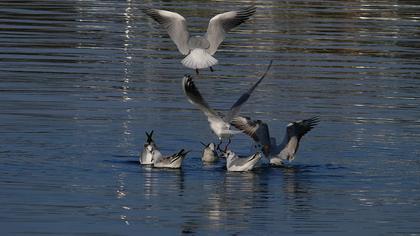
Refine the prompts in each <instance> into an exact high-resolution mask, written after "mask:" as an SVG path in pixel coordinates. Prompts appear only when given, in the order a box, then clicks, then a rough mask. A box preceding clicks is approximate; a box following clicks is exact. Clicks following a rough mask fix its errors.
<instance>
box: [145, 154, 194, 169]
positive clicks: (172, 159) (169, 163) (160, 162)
mask: <svg viewBox="0 0 420 236" xmlns="http://www.w3.org/2000/svg"><path fill="white" fill-rule="evenodd" d="M189 152H190V151H185V150H184V149H181V151H179V152H177V153H174V154H173V155H171V156H166V157H164V156H162V154H161V155H159V156H157V157H156V159H154V160H153V167H157V168H173V169H175V168H181V164H182V161H183V160H184V159H185V157H186V156H187V154H188V153H189Z"/></svg>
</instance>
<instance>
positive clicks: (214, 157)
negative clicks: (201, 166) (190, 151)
mask: <svg viewBox="0 0 420 236" xmlns="http://www.w3.org/2000/svg"><path fill="white" fill-rule="evenodd" d="M201 160H202V161H203V162H205V163H214V162H217V161H218V160H219V155H218V154H217V152H216V145H215V144H214V143H210V144H209V145H207V146H206V147H205V148H204V149H203V156H202V157H201Z"/></svg>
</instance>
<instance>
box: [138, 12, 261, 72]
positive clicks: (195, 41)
mask: <svg viewBox="0 0 420 236" xmlns="http://www.w3.org/2000/svg"><path fill="white" fill-rule="evenodd" d="M255 11H256V8H255V7H254V6H250V7H246V8H243V9H241V10H238V11H229V12H225V13H222V14H218V15H216V16H214V17H213V18H211V19H210V22H209V25H208V28H207V32H206V34H205V35H204V36H194V37H190V34H189V32H188V30H187V22H186V20H185V18H184V17H183V16H181V15H180V14H178V13H176V12H170V11H165V10H158V9H150V8H146V9H143V12H144V13H146V14H147V15H148V16H150V17H151V18H153V19H154V20H155V21H157V22H158V23H159V24H161V25H162V26H163V27H164V28H165V29H166V31H167V32H168V34H169V36H170V37H171V39H172V41H174V43H175V44H176V46H177V48H178V50H179V52H181V53H182V55H187V56H186V57H185V58H184V59H183V60H182V64H183V65H184V66H186V67H188V68H191V69H195V70H196V73H197V74H198V69H204V68H208V67H210V70H211V71H213V68H212V66H213V65H215V64H217V62H218V61H217V60H216V58H214V57H212V55H214V54H215V53H216V51H217V48H218V47H219V45H220V44H221V43H222V41H223V40H224V38H225V34H226V33H227V32H229V31H230V30H231V29H233V28H235V27H236V26H238V25H240V24H242V23H243V22H244V21H246V20H248V19H249V18H250V17H251V16H252V15H253V14H254V13H255Z"/></svg>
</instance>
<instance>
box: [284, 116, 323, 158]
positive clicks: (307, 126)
mask: <svg viewBox="0 0 420 236" xmlns="http://www.w3.org/2000/svg"><path fill="white" fill-rule="evenodd" d="M318 122H319V118H318V117H312V118H310V119H307V120H300V121H295V122H292V123H289V124H288V125H287V130H286V132H287V135H286V137H285V138H286V139H287V140H284V141H283V143H285V144H286V146H284V148H283V149H282V150H281V152H280V153H279V154H278V156H279V157H280V158H281V159H283V160H286V159H287V160H288V161H291V160H293V159H294V158H295V154H296V152H297V150H298V148H299V143H300V139H301V138H302V137H303V135H305V134H306V133H308V132H309V131H310V130H311V129H313V128H314V127H315V126H316V125H317V124H318Z"/></svg>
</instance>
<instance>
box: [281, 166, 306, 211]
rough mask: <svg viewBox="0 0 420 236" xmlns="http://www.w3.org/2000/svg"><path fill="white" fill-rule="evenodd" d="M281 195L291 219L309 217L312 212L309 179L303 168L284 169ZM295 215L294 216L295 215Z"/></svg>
mask: <svg viewBox="0 0 420 236" xmlns="http://www.w3.org/2000/svg"><path fill="white" fill-rule="evenodd" d="M281 169H282V174H283V181H284V183H283V194H284V205H285V206H287V207H288V208H289V212H291V213H292V217H294V218H296V219H302V218H308V217H310V214H311V213H310V212H311V211H312V210H313V206H312V203H311V197H312V196H311V189H310V186H311V178H310V176H309V175H308V174H307V170H305V167H297V166H296V167H284V168H281ZM295 214H296V215H295Z"/></svg>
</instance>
